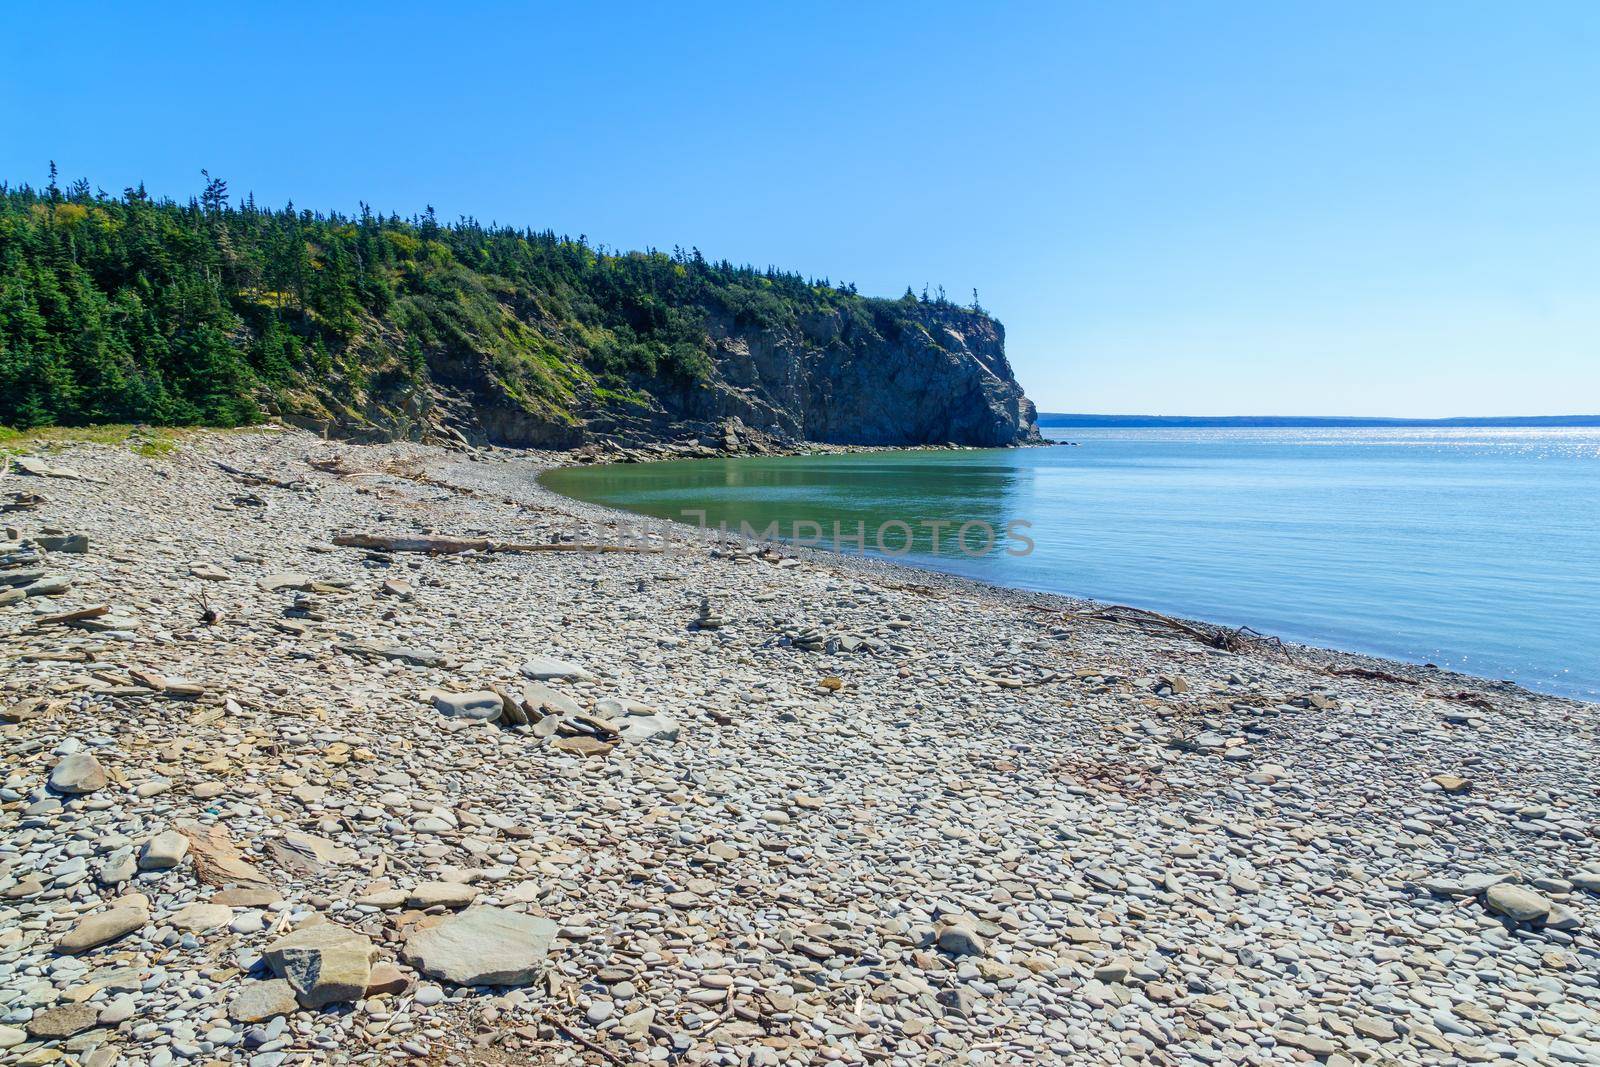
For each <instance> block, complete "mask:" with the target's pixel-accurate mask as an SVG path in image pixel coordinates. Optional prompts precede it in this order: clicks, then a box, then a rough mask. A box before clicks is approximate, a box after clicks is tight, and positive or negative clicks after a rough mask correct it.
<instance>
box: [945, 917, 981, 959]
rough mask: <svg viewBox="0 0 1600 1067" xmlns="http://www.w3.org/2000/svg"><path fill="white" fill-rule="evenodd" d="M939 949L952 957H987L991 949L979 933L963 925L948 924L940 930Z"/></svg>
mask: <svg viewBox="0 0 1600 1067" xmlns="http://www.w3.org/2000/svg"><path fill="white" fill-rule="evenodd" d="M936 940H937V943H938V945H939V948H940V949H941V950H942V951H944V952H948V953H950V955H952V956H986V955H988V954H989V948H988V946H987V945H985V944H984V942H983V938H981V937H979V936H978V934H977V932H976V931H974V930H973V929H972V928H970V927H968V926H966V925H964V924H962V923H946V924H945V925H943V926H941V927H940V928H939V933H938V937H937V939H936Z"/></svg>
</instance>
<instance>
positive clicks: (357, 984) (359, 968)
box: [263, 923, 378, 1008]
mask: <svg viewBox="0 0 1600 1067" xmlns="http://www.w3.org/2000/svg"><path fill="white" fill-rule="evenodd" d="M263 958H264V959H265V960H266V961H267V966H268V967H271V968H272V972H273V973H274V974H276V975H277V976H278V977H279V978H282V979H284V980H285V981H287V982H288V983H289V985H291V986H293V987H294V991H295V995H296V997H297V998H298V999H299V1001H300V1004H301V1005H302V1006H304V1007H307V1008H320V1007H322V1006H324V1005H326V1004H341V1003H346V1002H348V1001H352V1000H360V999H361V998H362V997H363V996H365V995H366V992H367V982H368V981H369V980H370V979H371V977H372V964H373V963H374V962H375V961H376V960H377V958H378V950H377V948H376V947H374V945H373V944H372V942H371V941H368V940H367V939H366V938H365V937H363V936H362V935H360V934H358V933H356V932H355V931H354V930H351V929H349V928H348V927H344V926H339V925H337V924H335V923H319V924H317V925H315V926H302V927H301V928H300V929H298V930H295V931H294V932H293V933H290V934H286V935H284V936H283V937H280V938H279V939H278V940H276V941H274V942H273V943H272V944H270V945H268V946H267V951H266V952H265V953H264V954H263Z"/></svg>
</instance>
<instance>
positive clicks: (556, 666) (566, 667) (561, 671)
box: [522, 656, 594, 682]
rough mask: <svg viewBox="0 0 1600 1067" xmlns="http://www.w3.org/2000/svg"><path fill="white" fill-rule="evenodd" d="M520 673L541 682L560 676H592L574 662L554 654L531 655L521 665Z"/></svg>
mask: <svg viewBox="0 0 1600 1067" xmlns="http://www.w3.org/2000/svg"><path fill="white" fill-rule="evenodd" d="M522 674H523V676H524V677H527V678H533V679H535V680H537V681H541V682H548V681H551V680H559V679H562V678H576V679H578V680H580V681H587V680H589V679H592V678H593V677H594V675H592V674H590V673H589V672H588V671H586V670H584V669H583V668H582V667H580V666H578V665H577V664H576V663H571V662H569V661H567V660H564V659H556V658H555V657H554V656H533V657H531V658H530V659H529V660H528V661H527V662H526V663H524V664H523V665H522Z"/></svg>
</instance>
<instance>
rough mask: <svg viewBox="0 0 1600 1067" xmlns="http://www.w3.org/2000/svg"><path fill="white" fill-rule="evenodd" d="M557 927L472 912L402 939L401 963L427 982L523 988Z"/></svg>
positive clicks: (535, 919)
mask: <svg viewBox="0 0 1600 1067" xmlns="http://www.w3.org/2000/svg"><path fill="white" fill-rule="evenodd" d="M558 929H560V928H559V927H558V926H557V925H556V923H554V922H553V921H551V920H549V919H544V918H540V917H539V916H536V915H523V914H521V913H519V912H514V911H505V910H504V909H501V908H492V907H476V908H468V909H467V910H466V911H463V912H460V913H458V914H456V915H452V916H451V917H450V918H448V919H445V920H444V921H443V922H440V923H438V924H437V925H435V926H430V927H428V928H427V929H424V930H418V931H416V932H415V933H413V934H412V935H411V936H410V937H408V938H406V943H405V952H404V954H405V959H406V962H407V963H409V964H411V965H412V966H413V967H415V968H416V969H417V970H419V971H421V972H422V973H423V974H426V975H427V976H428V977H430V978H438V979H441V980H443V981H446V982H454V983H455V984H457V985H526V984H527V983H529V982H531V981H533V980H534V978H535V977H536V976H537V975H538V973H539V965H540V964H541V963H543V962H544V958H545V956H547V955H548V954H549V952H550V945H551V942H553V941H554V940H555V936H556V931H557V930H558Z"/></svg>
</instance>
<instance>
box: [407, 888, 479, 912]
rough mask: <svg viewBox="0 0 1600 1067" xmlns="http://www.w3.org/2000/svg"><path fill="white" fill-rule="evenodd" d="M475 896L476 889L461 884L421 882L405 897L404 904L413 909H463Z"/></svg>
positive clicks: (476, 894) (476, 893)
mask: <svg viewBox="0 0 1600 1067" xmlns="http://www.w3.org/2000/svg"><path fill="white" fill-rule="evenodd" d="M477 896H478V891H477V890H476V889H474V888H473V887H472V886H470V885H464V884H463V883H461V882H423V883H422V884H421V885H419V886H417V887H416V888H415V889H413V890H412V891H411V892H410V894H409V895H407V897H406V904H407V905H408V906H409V907H413V908H431V907H435V906H436V905H443V906H444V907H447V908H464V907H466V906H467V905H468V904H471V903H472V902H473V900H475V899H477Z"/></svg>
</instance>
